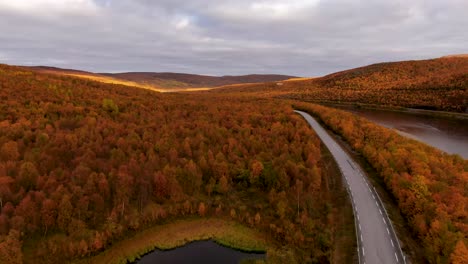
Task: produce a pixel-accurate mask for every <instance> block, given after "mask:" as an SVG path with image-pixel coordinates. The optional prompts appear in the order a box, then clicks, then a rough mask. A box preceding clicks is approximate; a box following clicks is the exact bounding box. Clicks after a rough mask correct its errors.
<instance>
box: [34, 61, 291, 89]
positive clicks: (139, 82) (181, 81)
mask: <svg viewBox="0 0 468 264" xmlns="http://www.w3.org/2000/svg"><path fill="white" fill-rule="evenodd" d="M25 68H27V69H30V70H34V71H39V72H44V73H52V74H62V75H72V76H75V77H81V78H88V79H93V80H96V81H101V82H105V83H113V84H123V85H128V86H137V87H142V88H147V89H151V90H156V91H166V90H184V89H193V88H212V87H217V86H224V85H231V84H239V83H263V82H275V81H282V80H286V79H290V78H295V76H288V75H277V74H250V75H241V76H220V77H218V76H208V75H197V74H187V73H172V72H164V73H159V72H125V73H93V72H87V71H80V70H72V69H61V68H56V67H47V66H33V67H25Z"/></svg>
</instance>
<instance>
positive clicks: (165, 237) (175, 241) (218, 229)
mask: <svg viewBox="0 0 468 264" xmlns="http://www.w3.org/2000/svg"><path fill="white" fill-rule="evenodd" d="M209 239H211V240H213V241H215V242H216V243H218V244H220V245H223V246H226V247H229V248H233V249H237V250H241V251H245V252H266V251H267V250H268V248H270V247H271V246H272V245H270V244H269V243H268V242H267V240H266V239H265V238H264V237H263V236H262V234H261V233H260V232H258V231H255V230H253V229H250V228H248V227H245V226H243V225H241V224H238V223H236V222H233V221H229V220H224V219H219V218H190V219H185V220H177V221H174V222H172V223H168V224H163V225H158V226H155V227H152V228H149V229H146V230H144V231H141V232H139V233H137V234H136V235H134V236H133V237H131V238H128V239H125V240H122V241H119V242H117V243H115V244H113V245H112V246H111V247H109V248H108V249H107V250H105V251H103V252H101V253H100V254H98V255H96V256H91V257H88V258H86V259H82V260H79V261H77V262H75V263H78V264H91V263H127V262H134V261H135V260H138V259H139V258H141V257H142V256H143V255H145V254H147V253H149V252H151V251H153V250H155V249H160V250H169V249H174V248H177V247H181V246H184V245H185V244H187V243H190V242H193V241H199V240H209Z"/></svg>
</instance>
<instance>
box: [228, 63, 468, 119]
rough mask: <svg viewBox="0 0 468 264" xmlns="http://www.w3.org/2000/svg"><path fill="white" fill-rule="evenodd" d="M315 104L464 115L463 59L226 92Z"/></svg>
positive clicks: (467, 98) (376, 67) (467, 95)
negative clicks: (275, 97) (398, 108)
mask: <svg viewBox="0 0 468 264" xmlns="http://www.w3.org/2000/svg"><path fill="white" fill-rule="evenodd" d="M227 88H228V89H225V91H226V90H227V91H229V90H231V89H232V88H236V89H237V90H238V91H244V92H253V93H259V94H261V93H265V92H267V93H268V94H269V95H273V96H281V97H286V98H290V99H300V100H306V101H315V102H331V103H353V104H356V103H358V104H370V105H383V106H390V107H408V108H417V109H426V110H439V111H440V110H441V111H452V112H467V111H468V107H467V105H468V91H467V88H468V58H465V57H460V56H459V57H444V58H438V59H431V60H419V61H401V62H387V63H378V64H372V65H369V66H364V67H359V68H355V69H350V70H346V71H341V72H337V73H333V74H329V75H326V76H323V77H320V78H314V79H305V80H301V79H299V80H291V81H285V82H281V83H276V82H270V83H265V84H248V85H238V86H235V87H229V86H228V87H227Z"/></svg>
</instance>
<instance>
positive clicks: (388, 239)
mask: <svg viewBox="0 0 468 264" xmlns="http://www.w3.org/2000/svg"><path fill="white" fill-rule="evenodd" d="M295 112H296V113H298V114H300V115H301V116H302V117H304V119H305V120H306V121H307V122H308V123H309V124H310V126H311V127H312V128H313V129H314V130H315V132H316V133H317V135H318V136H319V137H320V139H321V140H322V142H323V143H324V144H325V146H326V147H327V148H328V149H329V150H330V152H331V154H332V155H333V157H334V158H335V160H336V162H337V164H338V166H339V167H340V170H341V173H342V174H343V177H344V179H345V181H346V185H347V188H348V192H349V194H350V199H351V202H352V205H353V211H354V219H355V223H356V236H357V242H358V256H359V263H361V264H364V263H367V264H387V263H406V259H405V257H404V254H403V252H402V251H401V246H400V243H399V241H398V238H397V236H396V234H395V231H394V230H393V227H392V223H391V221H390V219H389V218H388V215H387V212H386V210H385V207H384V206H383V203H382V201H381V200H380V198H379V196H378V194H377V192H376V191H375V188H374V187H372V185H371V184H370V183H369V182H368V180H367V179H366V177H365V176H364V175H365V174H364V171H363V170H362V169H361V167H360V166H359V165H358V164H357V163H355V162H354V161H353V160H352V159H351V157H350V156H349V155H348V154H347V153H346V152H345V151H344V150H343V149H342V148H341V147H340V146H339V145H338V144H336V142H335V141H334V140H333V139H332V137H330V135H328V133H327V132H326V131H325V129H324V128H322V126H320V124H319V123H318V122H317V121H316V120H315V119H313V118H312V117H311V116H310V115H309V114H307V113H305V112H302V111H295Z"/></svg>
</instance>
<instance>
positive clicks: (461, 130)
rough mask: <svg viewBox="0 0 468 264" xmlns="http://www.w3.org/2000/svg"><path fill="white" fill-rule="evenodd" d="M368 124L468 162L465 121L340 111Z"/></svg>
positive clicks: (375, 111)
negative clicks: (389, 130) (364, 119)
mask: <svg viewBox="0 0 468 264" xmlns="http://www.w3.org/2000/svg"><path fill="white" fill-rule="evenodd" d="M339 108H340V109H343V110H346V111H350V112H352V113H354V114H357V115H359V116H362V117H365V118H367V119H368V120H370V121H372V122H375V123H377V124H380V125H382V126H385V127H387V128H391V129H395V130H397V131H398V132H399V133H400V134H402V135H405V136H408V137H411V138H413V139H416V140H419V141H422V142H424V143H426V144H428V145H431V146H434V147H436V148H438V149H440V150H443V151H445V152H447V153H450V154H458V155H460V156H462V157H463V158H464V159H468V119H455V118H448V117H438V116H437V117H435V116H428V115H421V114H417V113H409V112H394V111H388V110H371V109H356V108H348V107H339Z"/></svg>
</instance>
